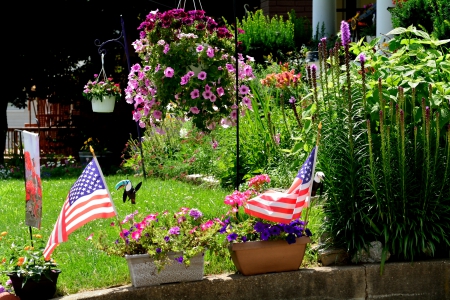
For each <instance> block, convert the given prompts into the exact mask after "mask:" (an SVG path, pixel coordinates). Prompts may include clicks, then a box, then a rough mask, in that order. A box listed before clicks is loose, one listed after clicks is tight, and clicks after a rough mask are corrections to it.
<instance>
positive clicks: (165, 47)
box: [163, 44, 170, 54]
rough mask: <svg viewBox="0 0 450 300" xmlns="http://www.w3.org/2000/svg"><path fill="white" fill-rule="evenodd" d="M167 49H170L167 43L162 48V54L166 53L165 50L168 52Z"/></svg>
mask: <svg viewBox="0 0 450 300" xmlns="http://www.w3.org/2000/svg"><path fill="white" fill-rule="evenodd" d="M169 50H170V47H169V44H166V45H165V46H164V50H163V52H164V54H167V52H169Z"/></svg>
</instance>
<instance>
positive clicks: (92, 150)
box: [89, 146, 128, 253]
mask: <svg viewBox="0 0 450 300" xmlns="http://www.w3.org/2000/svg"><path fill="white" fill-rule="evenodd" d="M89 150H90V151H91V154H92V157H93V158H94V159H95V161H96V162H97V164H98V165H99V166H100V164H99V163H98V161H97V157H96V156H95V153H94V148H92V146H89ZM98 169H99V170H98V171H99V173H100V176H102V179H103V181H104V182H105V183H106V180H105V177H104V176H103V172H102V169H101V168H98ZM106 191H107V192H108V195H109V198H110V199H111V203H112V206H113V208H114V212H115V213H116V218H117V222H118V223H119V228H120V232H123V228H122V223H121V222H120V219H119V214H118V213H117V209H116V205H115V204H114V201H113V199H112V197H111V193H110V192H109V189H108V187H106ZM122 239H123V241H124V242H125V250H126V251H127V253H128V244H127V241H126V240H125V236H122Z"/></svg>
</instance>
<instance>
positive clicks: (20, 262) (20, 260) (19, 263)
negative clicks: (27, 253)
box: [17, 257, 25, 267]
mask: <svg viewBox="0 0 450 300" xmlns="http://www.w3.org/2000/svg"><path fill="white" fill-rule="evenodd" d="M24 261H25V257H19V261H18V262H17V265H18V266H19V267H20V266H21V265H23V262H24Z"/></svg>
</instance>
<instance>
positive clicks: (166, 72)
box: [164, 67, 175, 78]
mask: <svg viewBox="0 0 450 300" xmlns="http://www.w3.org/2000/svg"><path fill="white" fill-rule="evenodd" d="M174 73H175V72H174V71H173V69H172V68H171V67H167V68H166V69H165V70H164V75H165V76H166V77H169V78H170V77H172V76H173V74H174Z"/></svg>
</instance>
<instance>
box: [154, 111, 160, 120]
mask: <svg viewBox="0 0 450 300" xmlns="http://www.w3.org/2000/svg"><path fill="white" fill-rule="evenodd" d="M153 117H154V118H155V119H157V120H161V117H162V112H160V111H159V110H155V111H154V112H153Z"/></svg>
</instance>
